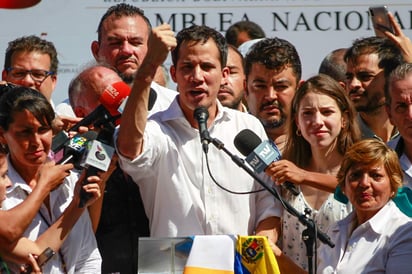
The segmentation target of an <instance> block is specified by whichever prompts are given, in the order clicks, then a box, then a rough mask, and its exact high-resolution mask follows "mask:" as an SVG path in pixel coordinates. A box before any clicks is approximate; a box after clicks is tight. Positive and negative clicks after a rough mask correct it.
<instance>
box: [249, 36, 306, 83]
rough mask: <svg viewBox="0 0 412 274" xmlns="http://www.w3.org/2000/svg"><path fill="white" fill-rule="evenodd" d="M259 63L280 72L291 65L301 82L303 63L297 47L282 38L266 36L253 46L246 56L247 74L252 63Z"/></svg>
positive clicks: (297, 79)
mask: <svg viewBox="0 0 412 274" xmlns="http://www.w3.org/2000/svg"><path fill="white" fill-rule="evenodd" d="M255 63H258V64H262V65H264V66H265V67H266V68H268V69H275V70H278V71H279V72H280V71H282V70H284V69H286V68H287V67H291V68H292V71H293V73H294V74H295V76H296V81H297V82H299V81H300V79H301V77H302V64H301V62H300V57H299V54H298V52H297V51H296V48H295V47H294V46H293V45H292V44H291V43H290V42H288V41H286V40H284V39H280V38H266V39H263V40H261V41H259V42H257V43H256V44H254V45H253V46H252V48H251V49H250V50H249V52H248V54H246V57H245V75H246V77H247V76H248V75H249V73H250V70H251V68H252V65H253V64H255Z"/></svg>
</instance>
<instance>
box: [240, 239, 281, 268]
mask: <svg viewBox="0 0 412 274" xmlns="http://www.w3.org/2000/svg"><path fill="white" fill-rule="evenodd" d="M235 274H280V271H279V266H278V264H277V261H276V258H275V255H274V254H273V251H272V249H271V248H270V246H269V242H268V239H267V238H266V237H264V236H238V239H237V247H236V257H235Z"/></svg>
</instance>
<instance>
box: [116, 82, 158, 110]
mask: <svg viewBox="0 0 412 274" xmlns="http://www.w3.org/2000/svg"><path fill="white" fill-rule="evenodd" d="M127 99H128V98H126V99H125V100H123V102H122V103H121V105H120V106H119V107H118V108H117V111H118V112H119V113H123V110H124V107H125V106H126V103H127ZM156 100H157V92H156V91H155V90H154V89H152V88H150V93H149V101H148V102H147V108H148V110H149V111H150V110H152V108H153V106H154V104H155V103H156Z"/></svg>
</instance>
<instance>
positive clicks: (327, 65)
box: [319, 48, 347, 82]
mask: <svg viewBox="0 0 412 274" xmlns="http://www.w3.org/2000/svg"><path fill="white" fill-rule="evenodd" d="M346 50H347V49H346V48H340V49H335V50H333V51H332V52H330V53H329V54H328V55H326V56H325V58H324V59H323V61H322V63H321V64H320V66H319V73H321V74H326V75H328V76H330V77H332V78H333V79H335V80H336V81H338V82H345V80H346V63H345V60H343V58H344V56H345V53H346Z"/></svg>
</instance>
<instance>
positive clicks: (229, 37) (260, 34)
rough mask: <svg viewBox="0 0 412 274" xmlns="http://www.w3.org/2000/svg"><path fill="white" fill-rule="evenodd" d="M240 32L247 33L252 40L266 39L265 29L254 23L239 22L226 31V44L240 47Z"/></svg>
mask: <svg viewBox="0 0 412 274" xmlns="http://www.w3.org/2000/svg"><path fill="white" fill-rule="evenodd" d="M240 32H246V33H247V35H248V36H249V38H250V40H253V39H258V38H264V37H266V34H265V32H264V31H263V29H262V28H261V27H260V26H259V25H258V24H256V23H255V22H252V21H239V22H236V23H234V24H233V25H231V26H230V27H229V28H228V29H227V31H226V35H225V38H226V42H227V43H228V44H231V45H234V46H235V47H239V46H240V45H239V44H238V39H237V38H238V36H239V33H240Z"/></svg>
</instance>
